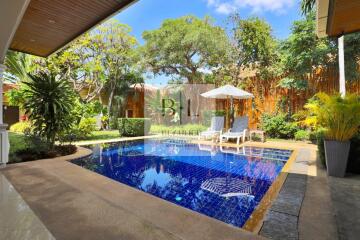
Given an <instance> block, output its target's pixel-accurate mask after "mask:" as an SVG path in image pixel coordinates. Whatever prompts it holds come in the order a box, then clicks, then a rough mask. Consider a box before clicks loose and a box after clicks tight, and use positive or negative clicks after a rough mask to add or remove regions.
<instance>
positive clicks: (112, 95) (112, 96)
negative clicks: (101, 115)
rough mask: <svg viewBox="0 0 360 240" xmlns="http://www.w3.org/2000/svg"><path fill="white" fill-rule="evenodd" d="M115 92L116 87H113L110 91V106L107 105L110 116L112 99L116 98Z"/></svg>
mask: <svg viewBox="0 0 360 240" xmlns="http://www.w3.org/2000/svg"><path fill="white" fill-rule="evenodd" d="M114 92H115V87H111V91H110V95H109V102H108V106H107V111H108V114H109V116H110V115H111V114H110V113H111V107H112V101H113V98H114Z"/></svg>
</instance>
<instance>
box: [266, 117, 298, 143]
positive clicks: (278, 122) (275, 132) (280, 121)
mask: <svg viewBox="0 0 360 240" xmlns="http://www.w3.org/2000/svg"><path fill="white" fill-rule="evenodd" d="M288 119H289V118H288V116H287V115H286V114H285V113H279V114H264V115H263V116H262V118H261V128H262V130H264V131H265V132H266V134H267V136H269V137H271V138H285V139H288V138H294V135H295V133H296V132H297V131H298V130H299V129H298V127H297V124H296V123H295V122H292V121H289V120H288Z"/></svg>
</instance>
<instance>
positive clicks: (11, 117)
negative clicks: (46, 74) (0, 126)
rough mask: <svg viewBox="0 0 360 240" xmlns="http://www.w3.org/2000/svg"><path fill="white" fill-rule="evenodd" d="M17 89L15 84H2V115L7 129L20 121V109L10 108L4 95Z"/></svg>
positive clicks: (16, 107)
mask: <svg viewBox="0 0 360 240" xmlns="http://www.w3.org/2000/svg"><path fill="white" fill-rule="evenodd" d="M14 88H17V85H16V84H12V83H4V92H3V114H4V123H5V124H7V125H8V128H9V127H10V126H11V125H13V124H14V123H17V122H19V121H20V117H21V116H20V109H19V107H18V106H10V105H9V101H8V99H7V97H6V96H5V93H6V92H8V91H10V90H11V89H14Z"/></svg>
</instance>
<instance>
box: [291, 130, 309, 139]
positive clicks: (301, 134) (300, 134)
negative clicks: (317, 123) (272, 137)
mask: <svg viewBox="0 0 360 240" xmlns="http://www.w3.org/2000/svg"><path fill="white" fill-rule="evenodd" d="M294 137H295V140H297V141H304V140H309V139H310V132H309V131H307V130H302V129H301V130H298V131H297V132H296V133H295V135H294Z"/></svg>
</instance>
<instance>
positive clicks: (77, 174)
mask: <svg viewBox="0 0 360 240" xmlns="http://www.w3.org/2000/svg"><path fill="white" fill-rule="evenodd" d="M87 151H88V150H86V149H81V150H80V152H82V154H78V155H77V156H73V158H79V157H81V155H86V154H88V152H87ZM69 158H70V157H69V156H67V157H63V158H58V159H48V160H39V161H33V162H26V163H20V164H12V165H8V166H7V167H6V168H4V169H1V172H0V174H1V173H2V174H3V175H4V176H5V177H6V178H7V179H8V180H9V182H11V184H12V185H13V186H14V187H15V189H16V190H17V191H18V192H19V194H20V195H21V196H22V198H23V199H24V200H25V202H26V203H27V204H28V205H29V206H30V208H31V209H32V211H33V212H34V213H35V214H36V216H37V217H38V218H39V219H40V220H41V222H42V223H43V224H44V225H45V226H46V228H47V229H48V230H49V231H50V232H51V234H52V235H53V236H54V237H55V238H56V239H66V240H70V239H96V240H99V239H154V240H155V239H156V240H161V239H164V240H165V239H166V240H171V239H179V240H180V239H189V240H191V239H194V240H198V239H214V240H215V239H216V240H218V239H229V240H230V239H263V238H262V237H261V236H257V235H255V234H252V233H249V232H246V231H244V230H242V229H240V228H236V227H232V226H230V225H228V224H225V223H223V222H220V221H218V220H215V219H213V218H209V217H206V216H204V215H201V214H198V213H196V212H193V211H191V210H188V209H186V208H182V207H179V206H177V205H175V204H172V203H170V202H167V201H165V200H162V199H159V198H156V197H154V196H152V195H150V194H146V193H143V192H141V191H138V190H136V189H134V188H131V187H129V186H127V185H124V184H120V183H118V182H115V181H113V180H111V179H109V178H106V177H104V176H101V175H99V174H96V173H93V172H91V171H88V170H86V169H83V168H81V167H79V166H77V165H75V164H72V163H70V162H68V161H66V160H68V159H69ZM0 218H1V216H0ZM18 227H19V228H21V227H22V226H20V225H19V226H18Z"/></svg>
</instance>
